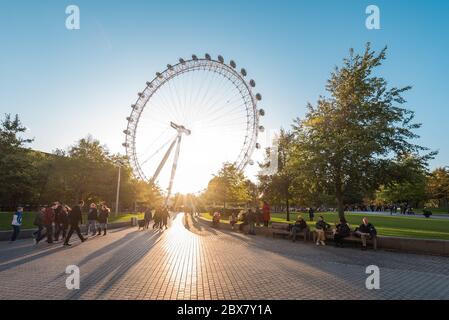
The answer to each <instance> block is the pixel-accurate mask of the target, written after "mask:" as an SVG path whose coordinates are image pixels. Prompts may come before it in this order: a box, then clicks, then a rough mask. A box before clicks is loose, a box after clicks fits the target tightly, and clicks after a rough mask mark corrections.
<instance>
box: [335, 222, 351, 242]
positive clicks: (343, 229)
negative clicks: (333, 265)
mask: <svg viewBox="0 0 449 320" xmlns="http://www.w3.org/2000/svg"><path fill="white" fill-rule="evenodd" d="M350 235H351V228H350V227H349V224H348V222H347V221H346V219H344V218H340V222H339V223H338V224H337V225H336V226H335V232H334V241H335V246H337V247H341V248H343V239H344V238H346V237H349V236H350Z"/></svg>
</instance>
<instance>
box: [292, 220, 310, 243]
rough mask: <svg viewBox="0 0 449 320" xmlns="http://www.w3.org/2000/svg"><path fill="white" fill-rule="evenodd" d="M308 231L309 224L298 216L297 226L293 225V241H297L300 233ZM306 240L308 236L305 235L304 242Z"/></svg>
mask: <svg viewBox="0 0 449 320" xmlns="http://www.w3.org/2000/svg"><path fill="white" fill-rule="evenodd" d="M306 230H307V223H306V222H305V221H304V219H303V218H302V217H301V216H298V217H297V218H296V221H295V224H293V225H292V230H291V231H292V241H293V242H295V241H296V237H297V235H298V233H301V232H306ZM305 239H306V235H305V234H304V240H305Z"/></svg>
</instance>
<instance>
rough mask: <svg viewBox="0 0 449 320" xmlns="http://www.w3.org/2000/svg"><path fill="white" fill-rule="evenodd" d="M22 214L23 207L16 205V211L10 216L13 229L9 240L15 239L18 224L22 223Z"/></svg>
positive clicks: (18, 227) (17, 233)
mask: <svg viewBox="0 0 449 320" xmlns="http://www.w3.org/2000/svg"><path fill="white" fill-rule="evenodd" d="M22 215H23V208H22V207H18V208H17V211H16V213H14V215H13V216H12V222H11V226H12V229H13V232H12V236H11V242H14V241H16V239H17V237H18V236H19V233H20V226H21V225H22Z"/></svg>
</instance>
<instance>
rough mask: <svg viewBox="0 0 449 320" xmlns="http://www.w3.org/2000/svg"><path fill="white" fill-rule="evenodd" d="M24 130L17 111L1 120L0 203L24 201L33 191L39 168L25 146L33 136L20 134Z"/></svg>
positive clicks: (11, 204)
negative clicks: (37, 168)
mask: <svg viewBox="0 0 449 320" xmlns="http://www.w3.org/2000/svg"><path fill="white" fill-rule="evenodd" d="M25 131H26V127H24V126H23V125H22V123H21V121H20V119H19V116H18V115H15V116H14V117H13V116H11V115H10V114H6V115H5V116H4V118H3V119H1V120H0V204H1V205H3V206H6V207H9V208H11V207H13V206H16V205H17V204H18V203H21V204H26V203H25V202H26V201H29V200H32V198H33V196H34V195H35V191H36V190H35V189H34V187H35V183H34V182H35V180H36V177H37V174H38V172H37V171H36V169H35V167H34V166H33V161H32V156H31V154H30V153H31V152H30V150H28V149H27V146H28V144H29V143H31V142H32V141H33V140H32V139H27V138H24V137H23V136H22V135H23V133H24V132H25Z"/></svg>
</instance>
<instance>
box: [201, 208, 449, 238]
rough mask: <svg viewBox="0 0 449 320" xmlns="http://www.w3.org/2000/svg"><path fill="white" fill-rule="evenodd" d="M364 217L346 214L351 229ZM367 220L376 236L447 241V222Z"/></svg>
mask: <svg viewBox="0 0 449 320" xmlns="http://www.w3.org/2000/svg"><path fill="white" fill-rule="evenodd" d="M297 215H298V213H291V214H290V220H292V221H290V223H293V221H294V220H295V219H296V216H297ZM301 215H302V216H303V217H304V219H306V220H308V218H309V215H308V214H304V213H303V214H301ZM319 215H323V216H324V219H325V220H326V221H327V222H328V223H329V224H330V225H332V226H334V224H335V222H336V221H338V214H337V213H334V212H326V213H319V214H315V220H316V219H317V217H318V216H319ZM202 216H203V217H204V218H206V219H208V220H212V216H211V215H210V214H208V213H203V214H202ZM364 216H365V215H364V214H357V213H346V219H347V220H348V222H349V224H350V226H351V229H354V228H355V227H357V226H358V225H360V223H361V221H362V218H363V217H364ZM368 219H369V220H370V222H371V223H372V224H374V226H375V227H376V229H377V232H378V234H379V235H382V236H393V237H405V238H422V239H443V240H449V220H442V219H439V220H437V219H432V218H430V219H425V218H422V217H420V218H417V217H410V216H405V217H402V216H400V217H397V216H393V217H388V216H368ZM271 221H272V222H285V223H287V220H286V214H285V213H272V214H271ZM222 222H225V223H229V221H228V220H227V219H225V220H222ZM315 223H316V222H310V221H307V224H308V225H309V226H310V229H311V230H313V229H314V228H315Z"/></svg>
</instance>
